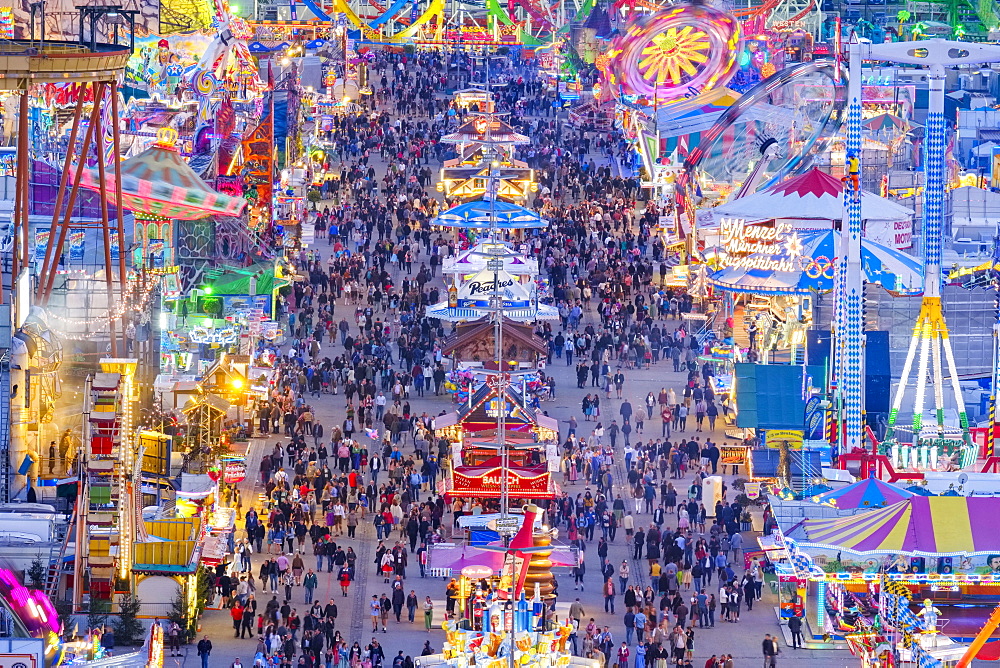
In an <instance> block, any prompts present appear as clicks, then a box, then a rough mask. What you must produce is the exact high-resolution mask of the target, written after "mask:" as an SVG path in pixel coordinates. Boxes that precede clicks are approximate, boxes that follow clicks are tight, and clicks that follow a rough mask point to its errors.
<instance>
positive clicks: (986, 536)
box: [799, 496, 1000, 556]
mask: <svg viewBox="0 0 1000 668" xmlns="http://www.w3.org/2000/svg"><path fill="white" fill-rule="evenodd" d="M997 518H1000V498H995V497H971V498H970V497H962V496H914V497H912V498H909V499H906V500H905V501H901V502H899V503H894V504H893V505H891V506H886V507H885V508H881V509H878V510H872V511H870V512H867V513H862V514H860V515H853V516H851V517H840V518H835V519H808V520H805V521H804V522H803V528H804V529H805V533H806V538H805V539H801V540H800V541H799V544H800V545H802V546H803V547H822V548H830V549H836V550H844V551H847V552H853V553H855V554H912V555H925V556H937V555H971V554H993V553H998V554H1000V531H997V524H996V522H997Z"/></svg>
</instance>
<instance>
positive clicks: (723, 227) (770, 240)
mask: <svg viewBox="0 0 1000 668" xmlns="http://www.w3.org/2000/svg"><path fill="white" fill-rule="evenodd" d="M719 231H720V232H721V234H722V245H723V247H725V249H726V252H727V253H729V254H730V255H751V254H753V253H773V252H774V251H775V250H776V248H775V247H776V246H777V245H779V244H783V243H784V242H785V239H786V238H787V236H788V234H789V233H791V231H792V226H791V225H789V224H788V223H778V222H776V223H775V224H774V227H765V226H763V225H747V222H746V221H745V220H743V219H742V218H723V219H722V221H721V222H720V223H719Z"/></svg>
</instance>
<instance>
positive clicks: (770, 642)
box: [761, 633, 778, 668]
mask: <svg viewBox="0 0 1000 668" xmlns="http://www.w3.org/2000/svg"><path fill="white" fill-rule="evenodd" d="M761 650H762V651H763V653H764V668H775V667H776V666H777V665H778V643H776V642H775V641H774V638H772V637H771V634H770V633H765V634H764V642H762V643H761Z"/></svg>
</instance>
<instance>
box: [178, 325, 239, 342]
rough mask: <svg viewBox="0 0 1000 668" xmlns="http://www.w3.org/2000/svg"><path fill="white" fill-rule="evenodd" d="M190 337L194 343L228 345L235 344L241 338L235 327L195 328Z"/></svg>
mask: <svg viewBox="0 0 1000 668" xmlns="http://www.w3.org/2000/svg"><path fill="white" fill-rule="evenodd" d="M188 335H189V338H190V339H191V341H192V342H193V343H209V344H227V343H235V342H236V341H237V340H238V339H239V338H240V331H239V330H238V329H236V328H233V327H227V328H225V329H208V328H207V327H195V328H194V329H192V330H191V331H190V332H189V333H188Z"/></svg>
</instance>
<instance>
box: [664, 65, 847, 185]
mask: <svg viewBox="0 0 1000 668" xmlns="http://www.w3.org/2000/svg"><path fill="white" fill-rule="evenodd" d="M846 98H847V95H846V86H845V82H844V81H843V80H842V78H841V77H840V75H839V74H838V73H837V70H836V67H835V66H834V65H833V64H832V63H827V62H824V61H814V62H808V63H800V64H798V65H793V66H791V67H787V68H785V69H783V70H781V71H780V72H777V73H776V74H774V75H772V76H770V77H768V78H767V79H765V80H764V81H762V82H760V83H759V84H757V85H756V86H754V87H753V88H751V89H750V90H748V91H747V92H746V93H744V94H743V95H742V96H741V97H740V99H739V100H737V102H736V103H735V104H733V105H732V106H731V107H729V108H728V109H726V111H724V112H723V113H722V115H721V116H719V118H718V119H717V120H716V122H715V123H714V124H713V125H712V127H711V128H710V129H709V130H707V131H705V132H702V133H701V135H700V141H699V143H698V146H697V148H695V149H694V150H692V151H691V152H690V153H689V154H688V157H687V159H686V160H685V162H684V173H685V174H684V176H685V179H683V180H685V181H687V182H691V183H693V182H694V179H696V178H698V179H700V180H701V184H702V188H703V189H705V188H708V189H711V188H713V187H714V186H717V185H721V184H742V185H743V188H742V191H743V194H749V193H752V192H754V190H756V189H757V188H758V187H761V188H766V187H767V186H770V185H772V184H774V183H777V182H778V181H780V180H781V179H783V178H785V177H787V176H789V175H792V174H795V173H800V172H802V171H804V170H806V169H808V168H809V166H810V165H811V163H812V161H813V159H814V157H815V156H816V155H818V154H819V153H821V152H822V151H823V149H824V147H825V146H826V144H827V141H828V140H829V139H830V138H831V137H832V136H833V135H834V134H835V132H836V131H837V129H838V128H839V127H840V123H841V117H842V112H843V109H844V104H845V101H846Z"/></svg>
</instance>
